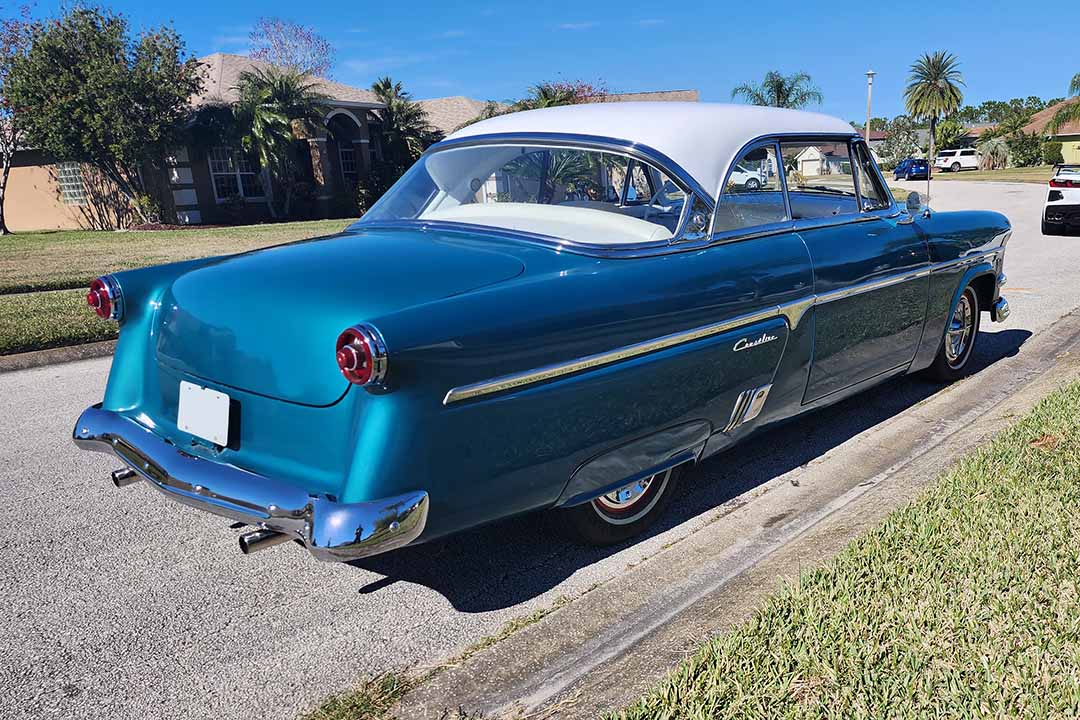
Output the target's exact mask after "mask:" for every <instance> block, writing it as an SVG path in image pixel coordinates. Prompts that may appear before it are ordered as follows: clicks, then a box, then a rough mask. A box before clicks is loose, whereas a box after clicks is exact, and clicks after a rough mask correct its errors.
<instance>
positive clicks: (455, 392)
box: [443, 305, 780, 405]
mask: <svg viewBox="0 0 1080 720" xmlns="http://www.w3.org/2000/svg"><path fill="white" fill-rule="evenodd" d="M779 316H780V307H779V306H778V305H773V306H771V307H768V308H765V309H764V310H758V311H757V312H752V313H747V314H745V315H738V316H736V317H733V318H730V319H728V320H723V321H721V322H717V323H712V324H710V325H703V326H701V327H696V328H693V329H691V330H683V331H682V332H677V333H671V334H670V335H664V336H661V337H658V338H655V339H653V340H646V341H644V342H640V343H635V344H633V345H625V346H623V347H620V348H616V349H614V350H609V351H607V352H602V353H596V354H595V355H586V356H585V357H582V358H578V359H577V360H570V361H568V362H563V363H554V364H552V365H546V366H544V367H541V368H537V369H535V370H526V371H524V372H519V373H511V374H509V375H503V376H501V377H497V378H494V379H492V380H484V381H482V382H478V383H473V384H471V385H462V386H461V387H456V388H452V389H451V390H450V391H449V392H447V393H446V397H444V398H443V405H449V404H451V403H455V402H461V401H462V400H469V399H471V398H475V397H479V396H481V395H490V394H491V393H497V392H503V391H504V390H513V389H515V388H519V387H522V386H524V385H532V384H534V383H538V382H543V381H545V380H551V379H552V378H557V377H561V376H563V375H570V374H571V373H576V372H581V371H582V370H590V369H592V368H596V367H601V366H603V365H610V364H611V363H615V362H619V361H621V360H628V359H630V358H635V357H638V356H640V355H646V354H648V353H653V352H656V351H657V350H664V349H666V348H669V347H673V346H675V345H682V344H684V343H688V342H693V341H694V340H700V339H702V338H707V337H710V336H712V335H719V334H720V333H724V332H727V331H729V330H734V329H736V328H738V327H742V326H743V325H751V324H753V323H756V322H761V321H762V320H768V319H770V318H775V317H779Z"/></svg>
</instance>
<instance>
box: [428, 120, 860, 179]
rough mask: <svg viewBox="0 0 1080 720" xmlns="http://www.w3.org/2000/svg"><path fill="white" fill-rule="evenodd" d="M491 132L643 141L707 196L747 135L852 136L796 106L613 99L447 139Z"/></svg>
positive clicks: (839, 124)
mask: <svg viewBox="0 0 1080 720" xmlns="http://www.w3.org/2000/svg"><path fill="white" fill-rule="evenodd" d="M497 133H559V134H578V135H594V136H600V137H606V138H614V139H616V140H623V141H626V142H631V143H639V144H642V145H647V146H648V147H650V148H652V149H653V150H656V151H658V152H660V153H662V154H664V155H666V156H667V157H669V158H671V160H672V161H674V162H675V163H676V164H678V165H679V166H680V167H681V168H682V169H683V170H684V171H686V172H687V173H688V174H689V175H690V176H691V177H692V178H694V179H695V180H696V181H697V182H698V183H700V184H701V186H702V187H703V188H704V189H705V190H707V191H709V192H710V193H712V194H713V197H714V198H716V197H718V195H719V193H718V190H719V189H720V185H721V183H722V182H723V180H724V174H725V172H726V171H727V168H728V166H729V165H731V162H732V161H733V160H734V159H735V153H737V152H738V151H739V150H740V149H741V148H742V147H743V146H744V145H746V144H747V143H748V142H750V141H751V140H753V139H754V138H758V137H761V136H763V135H773V134H783V133H788V134H790V133H806V134H814V133H823V134H831V135H855V134H856V133H855V129H854V128H852V126H851V125H850V124H849V123H847V122H844V121H843V120H841V119H839V118H835V117H832V116H831V115H823V114H821V113H812V112H803V111H801V110H785V109H781V108H769V107H758V106H756V105H730V104H721V103H693V102H614V103H589V104H584V105H567V106H563V107H553V108H544V109H542V110H528V111H525V112H516V113H510V114H509V115H500V116H499V117H494V118H491V119H489V120H482V121H480V122H478V123H473V124H472V125H469V126H468V127H465V128H462V129H461V130H458V131H457V132H455V133H454V134H452V135H450V137H449V138H447V139H448V140H458V139H464V138H469V137H474V136H478V135H491V134H497Z"/></svg>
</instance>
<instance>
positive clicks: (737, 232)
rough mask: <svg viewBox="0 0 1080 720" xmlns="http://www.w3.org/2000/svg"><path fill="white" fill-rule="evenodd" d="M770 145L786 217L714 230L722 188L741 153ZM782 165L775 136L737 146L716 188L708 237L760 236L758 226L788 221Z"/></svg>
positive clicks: (785, 179)
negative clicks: (718, 230) (771, 221)
mask: <svg viewBox="0 0 1080 720" xmlns="http://www.w3.org/2000/svg"><path fill="white" fill-rule="evenodd" d="M770 145H772V146H773V152H774V153H776V168H777V169H776V175H777V178H778V180H779V182H780V198H781V199H782V200H783V202H784V213H785V214H786V218H785V219H784V220H781V221H780V222H778V223H768V225H750V226H748V227H745V228H733V229H731V230H724V231H723V232H722V233H718V232H715V228H716V216H717V215H718V214H719V213H720V205H721V204H722V202H723V198H724V188H726V187H727V186H728V181H729V180H730V179H731V173H733V172H735V166H737V165H738V164H739V158H741V157H742V156H743V155H745V154H746V153H748V152H750V151H751V150H755V149H757V148H759V147H763V148H764V147H768V146H770ZM783 165H784V156H783V155H781V154H780V141H779V140H777V139H776V137H775V136H771V135H769V136H765V137H763V138H761V139H759V140H757V141H756V142H751V143H747V144H746V145H744V146H742V147H741V148H739V152H737V153H735V157H733V158H731V162H730V163H728V167H727V171H726V172H725V173H724V179H723V180H722V181H721V183H720V187H718V188H716V203H715V206H714V207H713V211H712V219H711V220H710V221H709V233H708V235H709V237H712V238H714V239H715V238H717V237H718V236H721V235H723V236H730V237H732V238H735V237H741V236H742V235H748V234H754V235H755V236H760V235H761V233H760V232H758V229H759V228H766V227H769V226H773V225H776V226H779V225H781V224H783V223H790V222H791V202H790V201H789V199H788V193H787V178H786V177H785V176H784V173H783V170H782V169H781V168H782V167H783ZM769 234H771V233H769Z"/></svg>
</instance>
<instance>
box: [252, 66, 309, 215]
mask: <svg viewBox="0 0 1080 720" xmlns="http://www.w3.org/2000/svg"><path fill="white" fill-rule="evenodd" d="M315 88H316V85H315V81H314V80H313V79H312V78H311V76H310V75H303V74H301V73H300V72H298V71H297V70H295V69H292V68H277V67H273V66H270V67H267V68H265V69H255V70H248V71H245V72H243V73H241V74H240V77H239V78H238V80H237V86H236V89H237V91H238V94H239V96H240V97H239V101H238V102H237V103H236V105H235V106H234V108H233V114H234V116H235V118H236V125H237V127H238V129H239V132H240V146H241V147H242V148H243V150H244V151H245V152H247V153H250V154H251V156H253V157H255V158H257V159H258V162H259V165H260V166H261V167H263V168H266V170H267V171H268V173H269V175H270V181H271V183H272V184H273V188H272V190H277V191H278V192H272V195H274V196H275V200H274V201H273V202H271V203H270V204H269V209H270V212H271V215H273V216H274V217H275V218H278V217H282V216H286V217H287V216H288V215H289V213H290V212H291V210H292V201H293V195H294V191H295V189H296V183H297V180H298V177H299V166H298V163H297V158H296V152H295V148H294V142H293V141H294V140H295V138H296V131H297V130H299V129H300V128H301V127H303V126H305V125H308V126H310V125H314V126H321V125H322V119H323V117H325V116H326V113H327V111H328V109H329V108H328V106H327V103H328V102H329V98H328V97H327V96H326V95H324V94H323V93H321V92H319V91H318V90H316V89H315ZM279 196H280V202H281V206H280V207H278V206H277V203H278V202H279V200H278V199H277V198H278V197H279Z"/></svg>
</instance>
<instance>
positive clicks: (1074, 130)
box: [1024, 98, 1080, 164]
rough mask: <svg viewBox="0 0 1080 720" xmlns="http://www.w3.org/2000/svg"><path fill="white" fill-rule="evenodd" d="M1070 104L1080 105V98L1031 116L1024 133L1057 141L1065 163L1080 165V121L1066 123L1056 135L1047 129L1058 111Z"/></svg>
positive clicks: (1066, 101) (1052, 106)
mask: <svg viewBox="0 0 1080 720" xmlns="http://www.w3.org/2000/svg"><path fill="white" fill-rule="evenodd" d="M1070 103H1080V98H1072V99H1070V100H1065V101H1064V102H1060V103H1058V104H1057V105H1051V106H1050V107H1048V108H1046V109H1045V110H1043V111H1042V112H1037V113H1035V114H1034V115H1032V116H1031V122H1029V123H1028V124H1027V125H1025V126H1024V132H1026V133H1028V134H1031V133H1034V134H1036V135H1039V136H1040V137H1046V138H1050V139H1052V140H1057V141H1058V142H1060V143H1061V157H1062V158H1063V159H1064V160H1065V162H1067V163H1070V164H1078V163H1080V121H1076V120H1074V121H1072V122H1070V123H1065V124H1064V125H1062V126H1061V127H1060V128H1058V130H1057V132H1056V133H1051V132H1050V131H1049V130H1048V129H1047V126H1048V125H1049V124H1050V120H1052V119H1053V117H1054V115H1056V114H1057V111H1058V110H1060V109H1061V108H1063V107H1065V106H1066V105H1068V104H1070Z"/></svg>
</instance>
